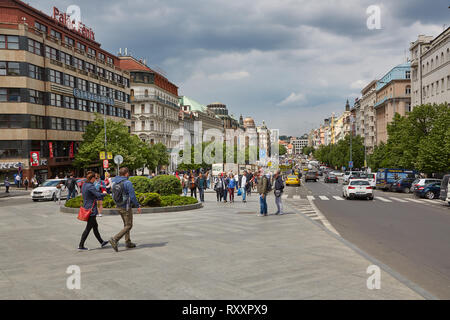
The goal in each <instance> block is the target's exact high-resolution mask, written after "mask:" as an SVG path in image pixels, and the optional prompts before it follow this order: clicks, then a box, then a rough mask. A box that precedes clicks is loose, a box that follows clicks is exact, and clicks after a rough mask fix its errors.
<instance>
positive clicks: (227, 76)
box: [208, 70, 250, 80]
mask: <svg viewBox="0 0 450 320" xmlns="http://www.w3.org/2000/svg"><path fill="white" fill-rule="evenodd" d="M247 77H250V73H248V72H247V71H245V70H243V71H236V72H223V73H215V74H211V75H209V76H208V78H209V79H211V80H239V79H244V78H247Z"/></svg>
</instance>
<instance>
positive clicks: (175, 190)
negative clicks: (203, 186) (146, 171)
mask: <svg viewBox="0 0 450 320" xmlns="http://www.w3.org/2000/svg"><path fill="white" fill-rule="evenodd" d="M182 191H183V189H182V188H181V182H180V180H178V178H177V177H175V176H156V177H154V178H152V179H150V192H154V193H158V194H160V195H161V196H169V195H180V194H181V192H182Z"/></svg>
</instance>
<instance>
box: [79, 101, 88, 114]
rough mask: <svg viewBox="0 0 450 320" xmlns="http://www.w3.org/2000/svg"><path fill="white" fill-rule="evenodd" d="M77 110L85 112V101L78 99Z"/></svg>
mask: <svg viewBox="0 0 450 320" xmlns="http://www.w3.org/2000/svg"><path fill="white" fill-rule="evenodd" d="M78 110H80V111H87V101H86V100H82V99H78Z"/></svg>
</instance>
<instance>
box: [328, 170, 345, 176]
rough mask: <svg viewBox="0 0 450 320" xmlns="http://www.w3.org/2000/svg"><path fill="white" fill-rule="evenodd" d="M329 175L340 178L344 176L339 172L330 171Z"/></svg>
mask: <svg viewBox="0 0 450 320" xmlns="http://www.w3.org/2000/svg"><path fill="white" fill-rule="evenodd" d="M330 174H332V175H335V176H336V177H342V176H343V175H344V173H343V172H341V171H331V172H330Z"/></svg>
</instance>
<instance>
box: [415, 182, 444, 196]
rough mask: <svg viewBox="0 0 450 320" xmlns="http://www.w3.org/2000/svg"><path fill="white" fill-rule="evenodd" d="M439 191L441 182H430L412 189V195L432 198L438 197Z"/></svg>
mask: <svg viewBox="0 0 450 320" xmlns="http://www.w3.org/2000/svg"><path fill="white" fill-rule="evenodd" d="M440 193H441V182H432V183H429V184H427V185H425V186H420V187H418V188H417V190H415V191H414V195H415V196H418V197H420V198H427V199H429V200H433V199H436V198H439V194H440Z"/></svg>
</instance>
